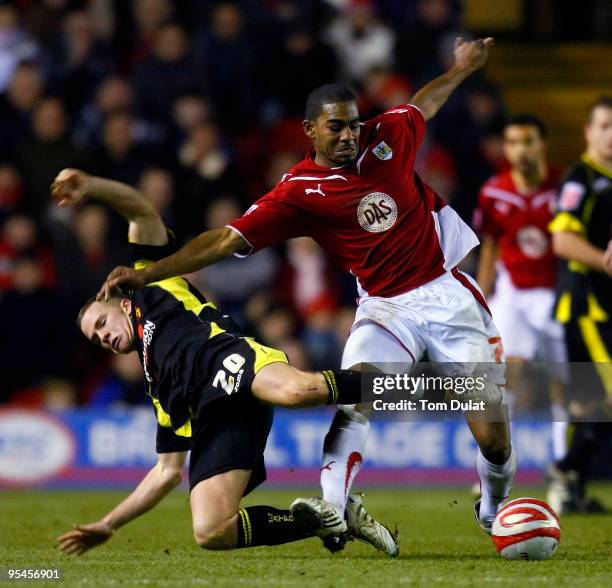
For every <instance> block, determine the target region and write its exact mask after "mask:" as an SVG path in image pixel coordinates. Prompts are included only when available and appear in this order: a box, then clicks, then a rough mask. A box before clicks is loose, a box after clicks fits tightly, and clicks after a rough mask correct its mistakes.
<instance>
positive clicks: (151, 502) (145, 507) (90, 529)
mask: <svg viewBox="0 0 612 588" xmlns="http://www.w3.org/2000/svg"><path fill="white" fill-rule="evenodd" d="M186 457H187V454H186V453H185V452H177V453H161V454H159V461H158V462H157V464H156V465H155V466H154V467H153V468H152V469H151V470H150V471H149V473H148V474H147V475H146V476H145V477H144V478H143V480H142V482H140V484H138V486H137V487H136V489H135V490H134V491H133V492H132V493H131V494H130V495H129V496H128V497H127V498H126V499H125V500H124V501H123V502H121V503H120V504H118V505H117V506H116V507H115V508H114V509H113V510H112V511H111V512H109V513H108V514H107V515H106V516H105V517H104V518H103V519H101V520H99V521H96V522H94V523H89V524H87V525H74V528H73V530H72V531H69V532H68V533H64V534H63V535H61V536H60V537H58V538H57V541H58V544H59V548H60V550H61V551H63V552H64V553H66V554H68V555H82V554H83V553H85V552H86V551H87V550H89V549H91V548H92V547H96V546H98V545H101V544H102V543H105V542H106V541H108V540H109V539H110V538H111V537H112V536H113V533H114V532H115V531H116V530H117V529H119V528H120V527H122V526H123V525H125V524H127V523H129V522H130V521H132V520H134V519H135V518H136V517H139V516H140V515H142V514H144V513H145V512H147V511H149V510H151V509H152V508H153V507H154V506H155V505H156V504H157V503H158V502H160V501H161V500H162V499H163V498H164V497H165V496H167V495H168V494H169V493H170V492H171V491H172V490H174V488H176V487H177V486H178V485H179V484H180V483H181V478H182V474H183V466H184V464H185V459H186Z"/></svg>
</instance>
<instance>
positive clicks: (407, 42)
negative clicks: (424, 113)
mask: <svg viewBox="0 0 612 588" xmlns="http://www.w3.org/2000/svg"><path fill="white" fill-rule="evenodd" d="M383 4H384V2H383ZM410 4H411V5H413V10H412V11H410V8H407V7H404V14H403V15H401V16H404V21H408V22H405V24H404V27H403V28H402V32H403V33H404V34H400V35H398V39H397V44H396V47H395V59H396V63H397V67H398V71H400V72H402V73H404V74H405V75H406V76H408V78H409V79H412V80H419V83H420V81H421V80H422V78H423V76H425V75H427V71H428V69H430V68H431V67H432V65H435V64H438V65H441V63H442V52H443V50H444V49H443V43H444V40H445V39H448V38H454V37H455V33H456V32H457V30H458V24H459V23H458V22H457V21H458V18H457V9H456V3H455V2H453V0H417V1H416V2H411V3H410ZM396 16H400V15H396ZM393 22H397V20H394V21H393Z"/></svg>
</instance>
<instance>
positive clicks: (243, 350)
mask: <svg viewBox="0 0 612 588" xmlns="http://www.w3.org/2000/svg"><path fill="white" fill-rule="evenodd" d="M276 362H282V363H288V360H287V356H286V355H285V354H284V353H283V352H282V351H279V350H278V349H273V348H272V347H266V346H265V345H261V343H258V342H257V341H255V339H253V338H251V337H238V336H235V335H231V334H229V333H220V334H218V335H216V336H215V337H213V338H212V339H211V340H210V341H209V342H208V344H207V345H206V346H205V347H204V348H203V349H202V351H201V352H200V353H199V355H198V356H197V358H196V360H195V366H194V378H193V381H192V386H191V389H192V393H191V398H190V401H189V403H190V405H191V408H192V412H193V413H195V414H196V415H200V414H206V407H207V405H208V404H209V403H211V402H214V401H216V400H220V399H224V398H230V399H232V400H234V401H236V402H237V401H238V400H237V399H243V398H250V397H251V385H252V383H253V379H254V378H255V375H256V374H257V372H259V370H260V369H262V368H263V367H265V366H267V365H269V364H271V363H276Z"/></svg>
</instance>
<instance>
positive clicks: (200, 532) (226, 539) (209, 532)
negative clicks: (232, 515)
mask: <svg viewBox="0 0 612 588" xmlns="http://www.w3.org/2000/svg"><path fill="white" fill-rule="evenodd" d="M228 523H229V521H223V522H221V523H219V524H216V525H201V526H194V528H193V536H194V539H195V541H196V543H197V544H198V545H199V546H200V547H201V548H202V549H211V550H218V549H233V548H234V547H236V545H235V541H234V539H233V537H232V536H231V534H230V533H229V527H228Z"/></svg>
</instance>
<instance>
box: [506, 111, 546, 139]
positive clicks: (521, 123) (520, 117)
mask: <svg viewBox="0 0 612 588" xmlns="http://www.w3.org/2000/svg"><path fill="white" fill-rule="evenodd" d="M511 126H517V127H535V128H536V129H538V132H539V133H540V137H542V138H543V139H544V138H545V137H546V135H547V134H548V129H547V128H546V125H545V124H544V123H543V122H542V120H541V119H539V118H538V117H537V116H534V115H533V114H516V115H514V116H511V117H509V118H508V119H507V120H506V124H505V125H504V129H507V128H508V127H511Z"/></svg>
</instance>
